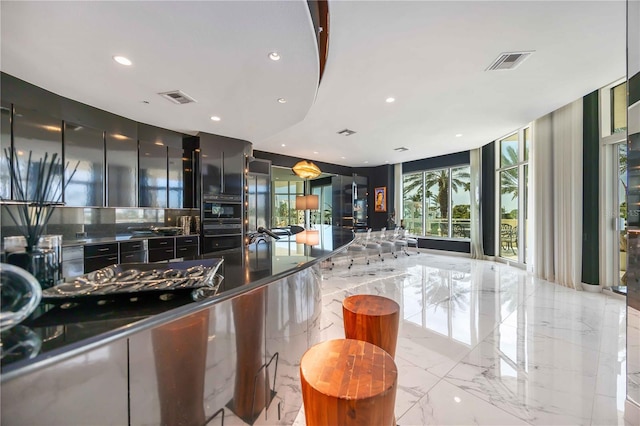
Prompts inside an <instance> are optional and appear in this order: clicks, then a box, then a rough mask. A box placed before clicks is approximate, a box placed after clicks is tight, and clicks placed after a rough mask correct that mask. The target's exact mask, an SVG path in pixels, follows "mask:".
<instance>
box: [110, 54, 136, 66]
mask: <svg viewBox="0 0 640 426" xmlns="http://www.w3.org/2000/svg"><path fill="white" fill-rule="evenodd" d="M113 60H114V61H116V62H117V63H119V64H120V65H125V66H127V67H128V66H130V65H131V64H133V62H131V59H129V58H125V57H124V56H114V57H113Z"/></svg>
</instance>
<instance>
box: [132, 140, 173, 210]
mask: <svg viewBox="0 0 640 426" xmlns="http://www.w3.org/2000/svg"><path fill="white" fill-rule="evenodd" d="M139 149H140V150H139V156H140V159H139V167H140V171H139V173H140V174H139V184H140V187H139V188H140V207H156V208H165V207H167V188H168V185H167V147H166V146H164V143H162V142H160V141H157V142H148V141H144V140H140V146H139Z"/></svg>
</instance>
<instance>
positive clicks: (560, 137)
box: [531, 99, 582, 289]
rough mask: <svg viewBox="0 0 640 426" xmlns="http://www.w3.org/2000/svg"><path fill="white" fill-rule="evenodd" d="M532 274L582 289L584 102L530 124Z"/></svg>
mask: <svg viewBox="0 0 640 426" xmlns="http://www.w3.org/2000/svg"><path fill="white" fill-rule="evenodd" d="M532 130H533V132H532V133H533V150H532V159H533V161H532V177H533V179H532V186H531V196H532V198H533V206H534V208H533V229H534V232H533V270H534V273H535V274H536V275H537V276H539V277H541V278H544V279H546V280H549V281H554V282H556V283H558V284H560V285H563V286H566V287H570V288H575V289H582V285H581V266H582V265H581V262H582V99H579V100H577V101H575V102H573V103H571V104H569V105H567V106H565V107H563V108H560V109H558V110H556V111H554V112H552V113H550V114H547V115H545V116H544V117H541V118H539V119H538V120H536V121H534V123H533V129H532Z"/></svg>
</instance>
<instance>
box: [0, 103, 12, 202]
mask: <svg viewBox="0 0 640 426" xmlns="http://www.w3.org/2000/svg"><path fill="white" fill-rule="evenodd" d="M9 148H11V104H5V103H2V106H1V107H0V198H3V199H5V200H8V199H10V198H11V173H9V161H8V160H7V157H6V156H5V152H8V149H9Z"/></svg>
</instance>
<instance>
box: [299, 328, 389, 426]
mask: <svg viewBox="0 0 640 426" xmlns="http://www.w3.org/2000/svg"><path fill="white" fill-rule="evenodd" d="M300 380H301V382H302V401H303V403H304V415H305V419H306V422H307V426H314V425H322V426H325V425H347V426H354V425H362V426H370V425H380V426H383V425H384V426H391V425H394V424H395V420H394V405H395V401H396V387H397V383H398V369H397V368H396V364H395V363H394V362H393V358H391V356H389V354H388V353H386V352H385V351H384V350H382V349H381V348H379V347H378V346H375V345H372V344H371V343H367V342H364V341H362V340H351V339H338V340H329V341H327V342H323V343H320V344H317V345H315V346H313V347H311V348H310V349H309V350H308V351H307V352H305V354H304V355H303V356H302V360H301V361H300Z"/></svg>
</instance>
